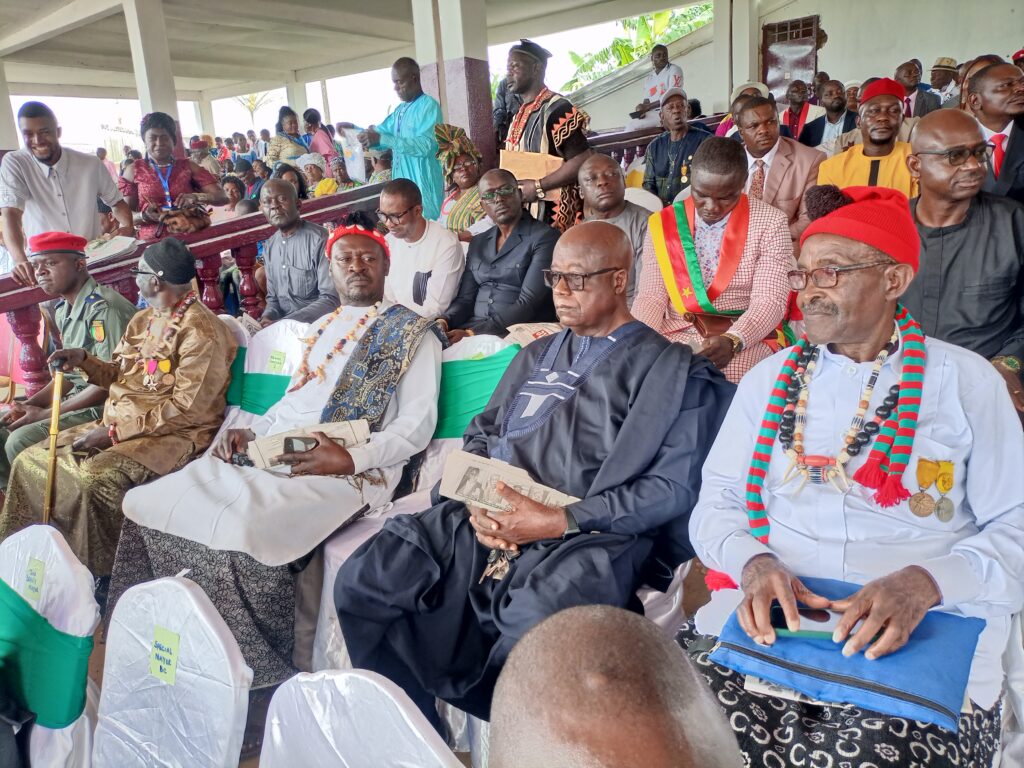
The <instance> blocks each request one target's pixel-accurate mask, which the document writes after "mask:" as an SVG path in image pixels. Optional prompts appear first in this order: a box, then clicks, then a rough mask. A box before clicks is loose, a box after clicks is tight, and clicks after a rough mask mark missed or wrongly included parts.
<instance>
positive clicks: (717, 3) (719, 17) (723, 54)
mask: <svg viewBox="0 0 1024 768" xmlns="http://www.w3.org/2000/svg"><path fill="white" fill-rule="evenodd" d="M739 2H746V0H739ZM732 6H733V0H714V25H715V26H714V35H713V37H712V40H711V51H712V53H711V55H712V67H711V73H710V77H708V79H707V82H706V85H705V86H704V87H705V88H706V89H707V91H709V92H710V93H711V109H712V110H713V111H714V112H726V111H728V109H729V94H730V92H731V91H732V83H733V75H732ZM704 111H705V112H706V113H707V114H711V112H708V109H707V106H705V107H704Z"/></svg>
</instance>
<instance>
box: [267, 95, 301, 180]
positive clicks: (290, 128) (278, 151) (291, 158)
mask: <svg viewBox="0 0 1024 768" xmlns="http://www.w3.org/2000/svg"><path fill="white" fill-rule="evenodd" d="M276 128H277V134H276V135H275V136H274V138H272V139H271V140H270V146H269V147H268V149H267V163H268V164H269V165H270V167H271V168H274V167H275V166H276V165H277V164H278V163H294V162H295V160H296V159H297V158H298V157H299V156H300V155H304V154H306V153H307V152H308V151H309V149H308V148H307V147H306V144H305V142H303V140H302V135H301V134H300V133H299V116H298V115H297V114H295V110H294V109H292V108H291V107H289V106H287V105H285V106H283V107H281V109H280V111H279V112H278V113H277V126H276Z"/></svg>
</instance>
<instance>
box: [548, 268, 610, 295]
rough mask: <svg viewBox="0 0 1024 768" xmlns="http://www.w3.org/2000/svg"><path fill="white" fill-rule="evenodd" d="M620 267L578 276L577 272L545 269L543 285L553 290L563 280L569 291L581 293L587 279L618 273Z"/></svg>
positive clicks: (584, 288)
mask: <svg viewBox="0 0 1024 768" xmlns="http://www.w3.org/2000/svg"><path fill="white" fill-rule="evenodd" d="M620 269H621V267H607V268H605V269H599V270H597V272H585V273H583V274H579V273H578V272H555V271H554V270H553V269H545V270H544V271H543V272H542V274H543V275H544V285H546V286H547V287H548V288H554V287H555V286H557V285H558V283H559V281H561V280H565V284H566V285H567V286H569V290H570V291H573V292H574V293H575V292H576V291H583V290H586V283H587V278H588V277H597V276H598V275H604V274H607V273H609V272H618V271H619V270H620Z"/></svg>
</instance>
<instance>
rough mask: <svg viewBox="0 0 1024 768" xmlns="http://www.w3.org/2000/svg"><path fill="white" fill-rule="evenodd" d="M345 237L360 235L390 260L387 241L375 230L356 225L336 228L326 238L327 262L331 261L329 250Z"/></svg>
mask: <svg viewBox="0 0 1024 768" xmlns="http://www.w3.org/2000/svg"><path fill="white" fill-rule="evenodd" d="M347 235H361V236H363V237H368V238H370V239H371V240H373V241H374V242H375V243H377V245H379V246H380V247H381V248H383V249H384V254H385V255H386V256H387V257H388V258H389V259H390V258H391V249H390V248H388V241H387V240H385V239H384V235H382V234H381V233H380V232H378V231H377V230H376V229H366V227H361V226H359V225H358V224H354V225H353V226H351V227H337V228H336V229H335V230H334V231H333V232H332V233H331V236H330V237H329V238H327V260H328V261H330V260H331V250H332V249H333V248H334V244H335V243H336V242H338V241H339V240H340V239H341V238H343V237H345V236H347Z"/></svg>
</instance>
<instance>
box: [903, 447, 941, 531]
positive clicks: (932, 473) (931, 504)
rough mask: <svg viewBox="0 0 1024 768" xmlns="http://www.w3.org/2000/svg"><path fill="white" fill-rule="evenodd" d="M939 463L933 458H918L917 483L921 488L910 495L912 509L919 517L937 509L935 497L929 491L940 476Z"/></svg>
mask: <svg viewBox="0 0 1024 768" xmlns="http://www.w3.org/2000/svg"><path fill="white" fill-rule="evenodd" d="M939 464H940V462H938V461H933V460H932V459H924V458H921V459H918V460H917V484H918V486H920V489H921V490H919V491H918V492H917V493H915V494H914V495H913V496H911V497H910V511H911V512H913V513H914V514H915V515H917V516H918V517H928V515H930V514H931V513H932V512H933V511H934V510H935V499H933V498H932V497H931V496H930V495H929V494H928V492H927V491H928V489H929V488H931V487H932V484H933V483H934V482H935V480H936V478H938V476H939Z"/></svg>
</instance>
